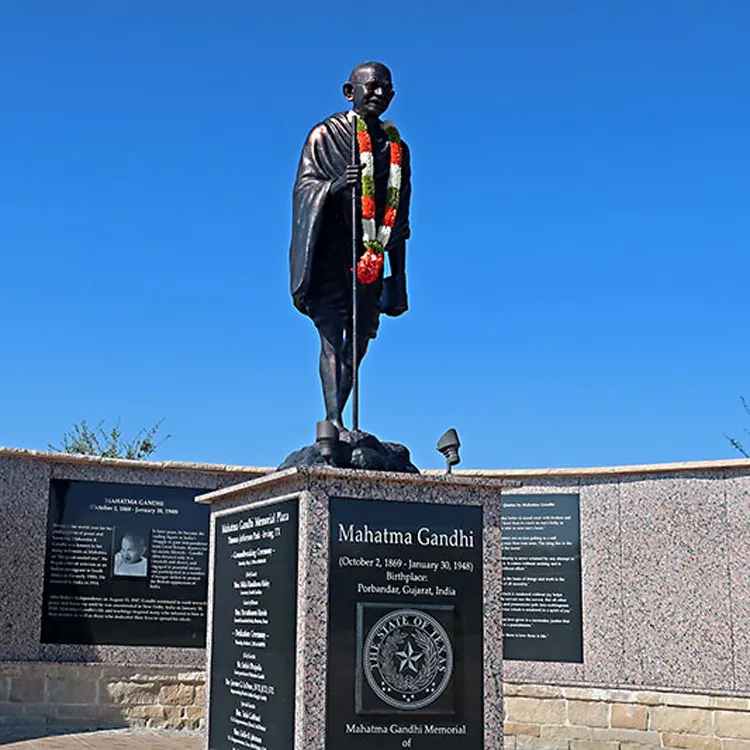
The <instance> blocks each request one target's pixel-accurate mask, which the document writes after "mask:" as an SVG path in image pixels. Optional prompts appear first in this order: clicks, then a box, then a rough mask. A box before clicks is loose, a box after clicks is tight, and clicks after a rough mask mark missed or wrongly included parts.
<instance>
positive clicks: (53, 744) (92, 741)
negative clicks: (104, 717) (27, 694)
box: [0, 728, 205, 750]
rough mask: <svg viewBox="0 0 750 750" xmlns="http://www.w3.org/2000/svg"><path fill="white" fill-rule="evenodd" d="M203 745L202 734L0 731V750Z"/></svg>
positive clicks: (189, 748) (188, 748) (188, 749)
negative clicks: (0, 748) (48, 733)
mask: <svg viewBox="0 0 750 750" xmlns="http://www.w3.org/2000/svg"><path fill="white" fill-rule="evenodd" d="M43 731H44V730H42V732H43ZM204 742H205V739H204V735H203V732H188V731H182V732H174V731H171V732H170V731H168V730H165V729H114V730H108V731H102V732H83V733H78V734H56V735H48V736H40V732H39V730H34V729H29V730H25V731H24V730H7V729H2V728H0V745H1V746H2V747H3V750H5V748H8V749H9V750H10V748H13V750H15V748H18V750H37V748H39V750H83V748H90V750H203V746H204Z"/></svg>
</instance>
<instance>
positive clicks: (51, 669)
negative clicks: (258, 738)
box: [0, 663, 205, 729]
mask: <svg viewBox="0 0 750 750" xmlns="http://www.w3.org/2000/svg"><path fill="white" fill-rule="evenodd" d="M204 681H205V675H204V673H203V672H202V671H200V670H196V671H187V670H186V671H180V670H179V668H174V667H116V666H107V665H101V664H97V665H90V664H40V663H15V664H8V663H6V664H0V726H2V725H14V726H16V725H29V724H35V725H49V726H61V727H63V726H64V727H69V726H80V727H85V728H87V729H94V728H104V727H124V726H134V727H159V728H167V729H198V728H200V727H203V725H204V714H205V687H204Z"/></svg>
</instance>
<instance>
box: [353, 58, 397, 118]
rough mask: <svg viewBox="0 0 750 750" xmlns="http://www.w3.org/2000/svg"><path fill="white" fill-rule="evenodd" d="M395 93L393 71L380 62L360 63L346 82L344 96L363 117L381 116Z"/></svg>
mask: <svg viewBox="0 0 750 750" xmlns="http://www.w3.org/2000/svg"><path fill="white" fill-rule="evenodd" d="M394 95H395V92H394V90H393V78H392V76H391V71H390V70H389V69H388V66H386V65H383V63H379V62H365V63H360V64H359V65H357V67H356V68H354V70H352V72H351V73H350V74H349V80H348V81H347V82H346V83H345V84H344V96H345V97H346V98H347V100H348V101H350V102H351V103H352V107H353V109H354V111H355V112H356V113H357V114H358V115H361V116H362V117H380V115H382V114H383V112H385V111H386V109H388V106H389V105H390V103H391V100H392V99H393V97H394Z"/></svg>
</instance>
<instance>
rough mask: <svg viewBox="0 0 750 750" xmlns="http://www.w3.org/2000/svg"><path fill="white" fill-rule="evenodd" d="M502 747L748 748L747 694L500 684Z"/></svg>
mask: <svg viewBox="0 0 750 750" xmlns="http://www.w3.org/2000/svg"><path fill="white" fill-rule="evenodd" d="M505 712H506V713H505V748H506V750H558V749H559V750H640V749H641V748H654V747H661V748H686V750H750V698H737V697H728V696H721V695H700V694H694V693H670V692H661V691H654V690H605V689H602V688H582V687H560V686H554V685H529V684H519V683H505Z"/></svg>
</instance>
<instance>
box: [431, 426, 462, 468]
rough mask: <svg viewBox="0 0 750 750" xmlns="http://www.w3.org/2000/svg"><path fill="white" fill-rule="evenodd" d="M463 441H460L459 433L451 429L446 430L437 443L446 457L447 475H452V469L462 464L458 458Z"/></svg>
mask: <svg viewBox="0 0 750 750" xmlns="http://www.w3.org/2000/svg"><path fill="white" fill-rule="evenodd" d="M460 445H461V441H460V440H459V439H458V433H457V432H456V431H455V430H454V429H453V428H452V427H451V428H450V430H446V431H445V432H444V433H443V435H442V437H441V438H440V440H438V443H437V449H438V450H439V451H440V452H441V453H442V454H443V455H444V456H445V473H446V474H450V473H451V469H452V468H453V467H454V466H455V465H456V464H460V463H461V459H460V458H459V456H458V448H459V446H460Z"/></svg>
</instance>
